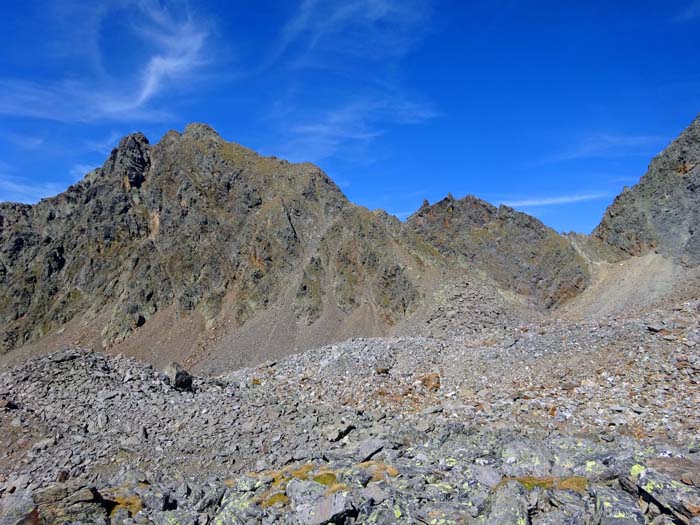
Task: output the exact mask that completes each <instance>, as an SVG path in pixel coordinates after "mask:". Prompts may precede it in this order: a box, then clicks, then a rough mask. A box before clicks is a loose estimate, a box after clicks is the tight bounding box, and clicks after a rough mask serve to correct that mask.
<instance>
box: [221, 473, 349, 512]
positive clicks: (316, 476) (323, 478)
mask: <svg viewBox="0 0 700 525" xmlns="http://www.w3.org/2000/svg"><path fill="white" fill-rule="evenodd" d="M248 475H249V476H250V477H253V478H272V483H271V484H270V488H269V489H268V490H266V491H265V492H263V493H262V494H261V495H260V496H258V497H257V498H256V502H257V503H258V504H259V505H261V506H263V507H271V506H274V505H280V506H284V505H287V504H288V503H289V498H288V497H287V495H286V490H287V484H288V483H289V482H290V481H292V480H294V479H298V480H302V481H306V480H308V479H312V480H313V481H315V482H316V483H319V484H320V485H323V486H325V487H327V491H326V492H327V494H333V493H335V492H338V491H341V490H349V488H348V486H347V485H345V484H344V483H339V482H338V476H337V473H336V472H335V471H333V470H331V469H329V468H327V467H323V466H322V467H320V468H317V467H316V466H314V465H313V464H311V463H306V464H304V465H301V466H294V465H288V466H286V467H284V468H283V469H281V470H268V471H264V472H257V473H256V472H253V473H249V474H248ZM232 483H233V484H235V481H232Z"/></svg>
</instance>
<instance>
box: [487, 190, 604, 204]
mask: <svg viewBox="0 0 700 525" xmlns="http://www.w3.org/2000/svg"><path fill="white" fill-rule="evenodd" d="M610 197H612V195H611V194H610V193H575V194H572V195H560V196H558V197H533V198H528V199H516V200H504V201H500V202H499V203H498V204H504V205H506V206H510V207H512V208H529V207H536V206H561V205H563V204H573V203H576V202H588V201H598V200H603V199H609V198H610Z"/></svg>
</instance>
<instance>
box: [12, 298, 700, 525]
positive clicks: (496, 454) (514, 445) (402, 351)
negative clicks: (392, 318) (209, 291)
mask: <svg viewBox="0 0 700 525" xmlns="http://www.w3.org/2000/svg"><path fill="white" fill-rule="evenodd" d="M699 318H700V302H698V301H691V302H685V303H680V304H677V305H671V306H665V307H663V308H661V307H660V308H657V309H653V310H648V311H646V312H644V313H640V314H637V315H636V316H632V317H619V318H612V319H609V320H605V321H599V320H595V321H594V320H589V321H571V320H564V319H555V318H546V319H543V320H539V321H536V322H530V323H527V322H523V324H521V325H513V326H512V327H510V328H509V329H505V328H504V329H502V330H500V331H498V330H495V329H491V330H489V331H488V333H487V334H485V335H478V334H474V335H472V336H470V337H465V336H464V335H460V336H449V335H445V336H444V337H441V338H426V337H402V338H389V339H353V340H349V341H346V342H344V343H340V344H336V345H332V346H327V347H324V348H320V349H316V350H311V351H307V352H305V353H303V354H299V355H296V356H291V357H288V358H285V359H283V360H280V361H277V362H269V363H265V364H263V365H261V366H258V367H256V368H248V369H243V370H240V371H236V372H233V373H229V374H227V375H225V376H221V377H216V378H203V377H194V378H192V377H189V375H188V374H187V373H186V372H185V371H184V370H181V369H179V368H177V367H174V366H172V367H168V368H166V369H164V370H163V371H159V370H156V369H154V368H152V367H150V366H148V365H146V364H143V363H141V362H138V361H135V360H132V359H130V358H125V357H121V356H116V357H113V356H106V355H102V354H100V353H95V352H91V351H88V350H82V349H65V350H62V351H59V352H56V353H53V354H51V355H48V356H45V357H40V358H36V359H33V360H29V361H27V362H25V363H24V364H21V365H19V366H16V367H15V368H12V369H10V370H9V371H7V372H6V373H4V374H2V375H0V428H1V429H2V432H0V524H1V525H9V524H12V525H16V524H24V523H27V524H29V523H86V524H87V523H96V524H98V523H99V524H108V523H125V524H137V523H138V524H147V523H155V524H186V525H194V524H199V525H204V524H221V525H224V524H239V523H240V524H244V523H269V524H272V523H299V524H329V523H343V524H360V523H379V524H381V523H425V524H436V525H437V524H451V523H455V524H456V523H467V524H468V523H486V524H510V523H512V524H517V525H527V524H533V525H535V524H536V525H545V524H547V525H564V524H577V523H582V524H615V525H618V524H619V525H627V524H637V523H638V524H644V523H653V524H686V525H689V524H700V352H699V348H700V324H699V322H698V320H699ZM463 332H464V331H462V333H463Z"/></svg>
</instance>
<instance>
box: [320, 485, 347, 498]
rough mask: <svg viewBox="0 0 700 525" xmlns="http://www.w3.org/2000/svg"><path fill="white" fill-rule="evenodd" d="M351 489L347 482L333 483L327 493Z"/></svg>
mask: <svg viewBox="0 0 700 525" xmlns="http://www.w3.org/2000/svg"><path fill="white" fill-rule="evenodd" d="M349 490H350V487H348V486H347V485H346V484H345V483H334V484H333V485H331V486H330V487H328V489H327V490H326V493H325V495H326V496H331V495H333V494H335V493H336V492H346V491H349Z"/></svg>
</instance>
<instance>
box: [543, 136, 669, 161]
mask: <svg viewBox="0 0 700 525" xmlns="http://www.w3.org/2000/svg"><path fill="white" fill-rule="evenodd" d="M660 142H663V139H662V138H661V137H658V136H649V135H611V134H607V133H600V134H596V135H591V136H589V137H587V138H585V139H584V140H582V141H581V142H580V143H579V144H577V145H576V146H574V147H572V148H570V149H567V150H564V151H562V152H560V153H557V154H555V155H551V156H549V157H546V158H544V159H542V162H543V163H554V162H563V161H569V160H579V159H590V158H606V157H625V156H639V155H649V154H650V153H651V152H653V148H654V147H656V146H658V144H659V143H660Z"/></svg>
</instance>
